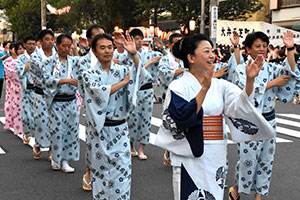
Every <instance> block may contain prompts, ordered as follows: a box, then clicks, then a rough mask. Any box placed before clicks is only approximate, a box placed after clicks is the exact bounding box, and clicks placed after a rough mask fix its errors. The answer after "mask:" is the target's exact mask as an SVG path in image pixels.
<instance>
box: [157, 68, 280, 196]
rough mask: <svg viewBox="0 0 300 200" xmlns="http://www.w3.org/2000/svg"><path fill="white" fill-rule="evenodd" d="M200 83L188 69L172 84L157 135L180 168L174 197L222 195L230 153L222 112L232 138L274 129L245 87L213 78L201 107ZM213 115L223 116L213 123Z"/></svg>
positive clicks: (257, 135) (252, 136) (263, 136)
mask: <svg viewBox="0 0 300 200" xmlns="http://www.w3.org/2000/svg"><path fill="white" fill-rule="evenodd" d="M201 88H202V86H201V85H200V83H199V81H198V80H197V79H196V78H195V76H194V75H193V74H191V73H190V72H188V71H185V72H184V74H183V76H182V77H181V78H179V79H177V80H174V81H173V82H172V83H171V84H170V86H169V90H168V92H167V96H166V100H165V103H164V108H163V124H162V125H161V126H160V129H159V131H158V134H157V137H156V145H158V146H159V147H161V148H163V149H167V150H168V151H170V152H171V161H172V162H171V163H172V166H173V170H174V169H176V171H177V170H178V169H179V177H177V178H178V179H173V185H174V199H175V200H179V199H209V200H221V199H223V195H224V184H225V178H226V173H225V166H226V156H227V142H226V138H225V135H226V133H225V129H222V126H223V119H222V118H223V117H224V118H225V120H226V123H227V125H228V126H229V128H230V131H231V135H232V139H233V140H234V141H239V142H241V141H249V140H259V139H266V138H270V137H272V136H273V135H274V134H275V133H274V132H272V131H273V129H272V127H271V126H270V125H269V124H268V123H267V121H266V120H265V119H264V118H263V117H262V116H261V115H260V114H259V113H258V112H257V111H256V110H255V108H254V106H252V104H251V99H250V98H249V97H248V95H247V94H246V92H245V91H242V90H241V89H239V88H238V87H237V86H235V85H234V84H232V83H229V82H228V81H225V80H223V79H216V78H213V79H212V81H211V86H210V88H209V90H208V92H207V94H206V96H205V99H204V101H203V104H202V108H201V109H200V111H199V112H198V113H197V102H196V95H197V94H198V93H199V91H200V90H201ZM205 118H209V119H208V120H206V119H205ZM215 119H219V120H218V121H219V126H214V121H215ZM205 121H206V122H205ZM266 131H269V132H266ZM173 175H175V173H173Z"/></svg>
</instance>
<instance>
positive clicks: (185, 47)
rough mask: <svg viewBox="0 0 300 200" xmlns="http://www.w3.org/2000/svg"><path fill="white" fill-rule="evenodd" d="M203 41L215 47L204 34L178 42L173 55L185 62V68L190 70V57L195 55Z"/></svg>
mask: <svg viewBox="0 0 300 200" xmlns="http://www.w3.org/2000/svg"><path fill="white" fill-rule="evenodd" d="M201 41H208V42H209V43H210V45H211V46H213V43H212V41H211V40H210V39H209V38H208V37H206V35H204V34H195V35H194V36H190V37H186V38H183V39H181V40H179V41H177V42H176V43H175V44H174V47H173V54H174V56H175V57H176V58H179V59H180V60H182V61H183V64H184V67H185V68H189V66H190V65H189V61H188V58H187V57H188V55H189V54H192V55H194V54H195V50H196V49H197V47H198V44H199V43H200V42H201Z"/></svg>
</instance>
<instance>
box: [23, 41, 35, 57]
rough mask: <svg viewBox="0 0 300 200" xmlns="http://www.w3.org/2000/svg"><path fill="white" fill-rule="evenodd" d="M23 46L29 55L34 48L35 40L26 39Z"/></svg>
mask: <svg viewBox="0 0 300 200" xmlns="http://www.w3.org/2000/svg"><path fill="white" fill-rule="evenodd" d="M24 47H25V49H26V51H27V53H28V54H29V55H30V54H32V53H33V52H34V50H35V47H36V42H35V41H34V40H27V42H26V43H24Z"/></svg>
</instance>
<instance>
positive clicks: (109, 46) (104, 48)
mask: <svg viewBox="0 0 300 200" xmlns="http://www.w3.org/2000/svg"><path fill="white" fill-rule="evenodd" d="M113 53H114V46H113V43H112V41H110V40H108V39H105V38H102V39H99V40H98V41H97V46H96V51H94V54H95V56H96V57H97V58H98V60H99V62H100V63H107V62H110V61H111V60H112V57H113Z"/></svg>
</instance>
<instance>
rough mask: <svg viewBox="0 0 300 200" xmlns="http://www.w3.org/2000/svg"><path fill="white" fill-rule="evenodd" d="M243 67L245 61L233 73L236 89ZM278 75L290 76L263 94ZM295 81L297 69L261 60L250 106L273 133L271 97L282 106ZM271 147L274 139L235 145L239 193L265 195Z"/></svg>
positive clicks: (242, 80)
mask: <svg viewBox="0 0 300 200" xmlns="http://www.w3.org/2000/svg"><path fill="white" fill-rule="evenodd" d="M248 60H249V58H248ZM247 64H248V61H247V62H245V63H243V64H240V65H238V66H237V67H236V70H235V73H234V83H235V84H236V85H238V86H239V87H240V88H244V87H245V84H246V74H245V68H246V66H247ZM282 75H290V76H291V79H290V81H289V82H288V84H286V85H285V86H282V87H273V88H271V89H269V90H268V91H266V87H267V83H268V82H269V81H272V80H274V79H275V78H277V77H280V76H282ZM297 80H299V70H298V69H297V66H295V72H292V71H291V69H290V66H289V64H288V61H287V59H286V60H285V61H284V63H283V65H278V64H276V63H267V62H265V61H264V64H263V67H262V69H261V70H260V72H259V74H258V75H257V77H256V78H255V84H254V93H253V94H252V95H253V96H252V104H253V105H254V106H255V107H256V109H257V111H258V112H259V113H261V114H262V115H263V116H264V117H265V118H266V119H267V121H268V122H269V124H270V125H271V126H272V127H273V129H274V131H276V120H275V110H274V109H275V101H274V100H275V97H276V96H277V97H278V98H279V99H280V100H281V101H282V102H284V103H286V102H288V101H289V100H290V99H292V97H293V93H294V88H295V86H296V81H297ZM275 146H276V136H274V137H273V138H271V139H267V140H260V141H250V142H246V143H244V142H242V143H239V144H238V156H239V157H238V162H237V168H236V184H237V186H238V191H239V193H245V194H250V191H251V190H254V191H255V192H256V193H259V194H262V195H268V192H269V188H270V181H271V175H272V167H273V162H274V155H275Z"/></svg>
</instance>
